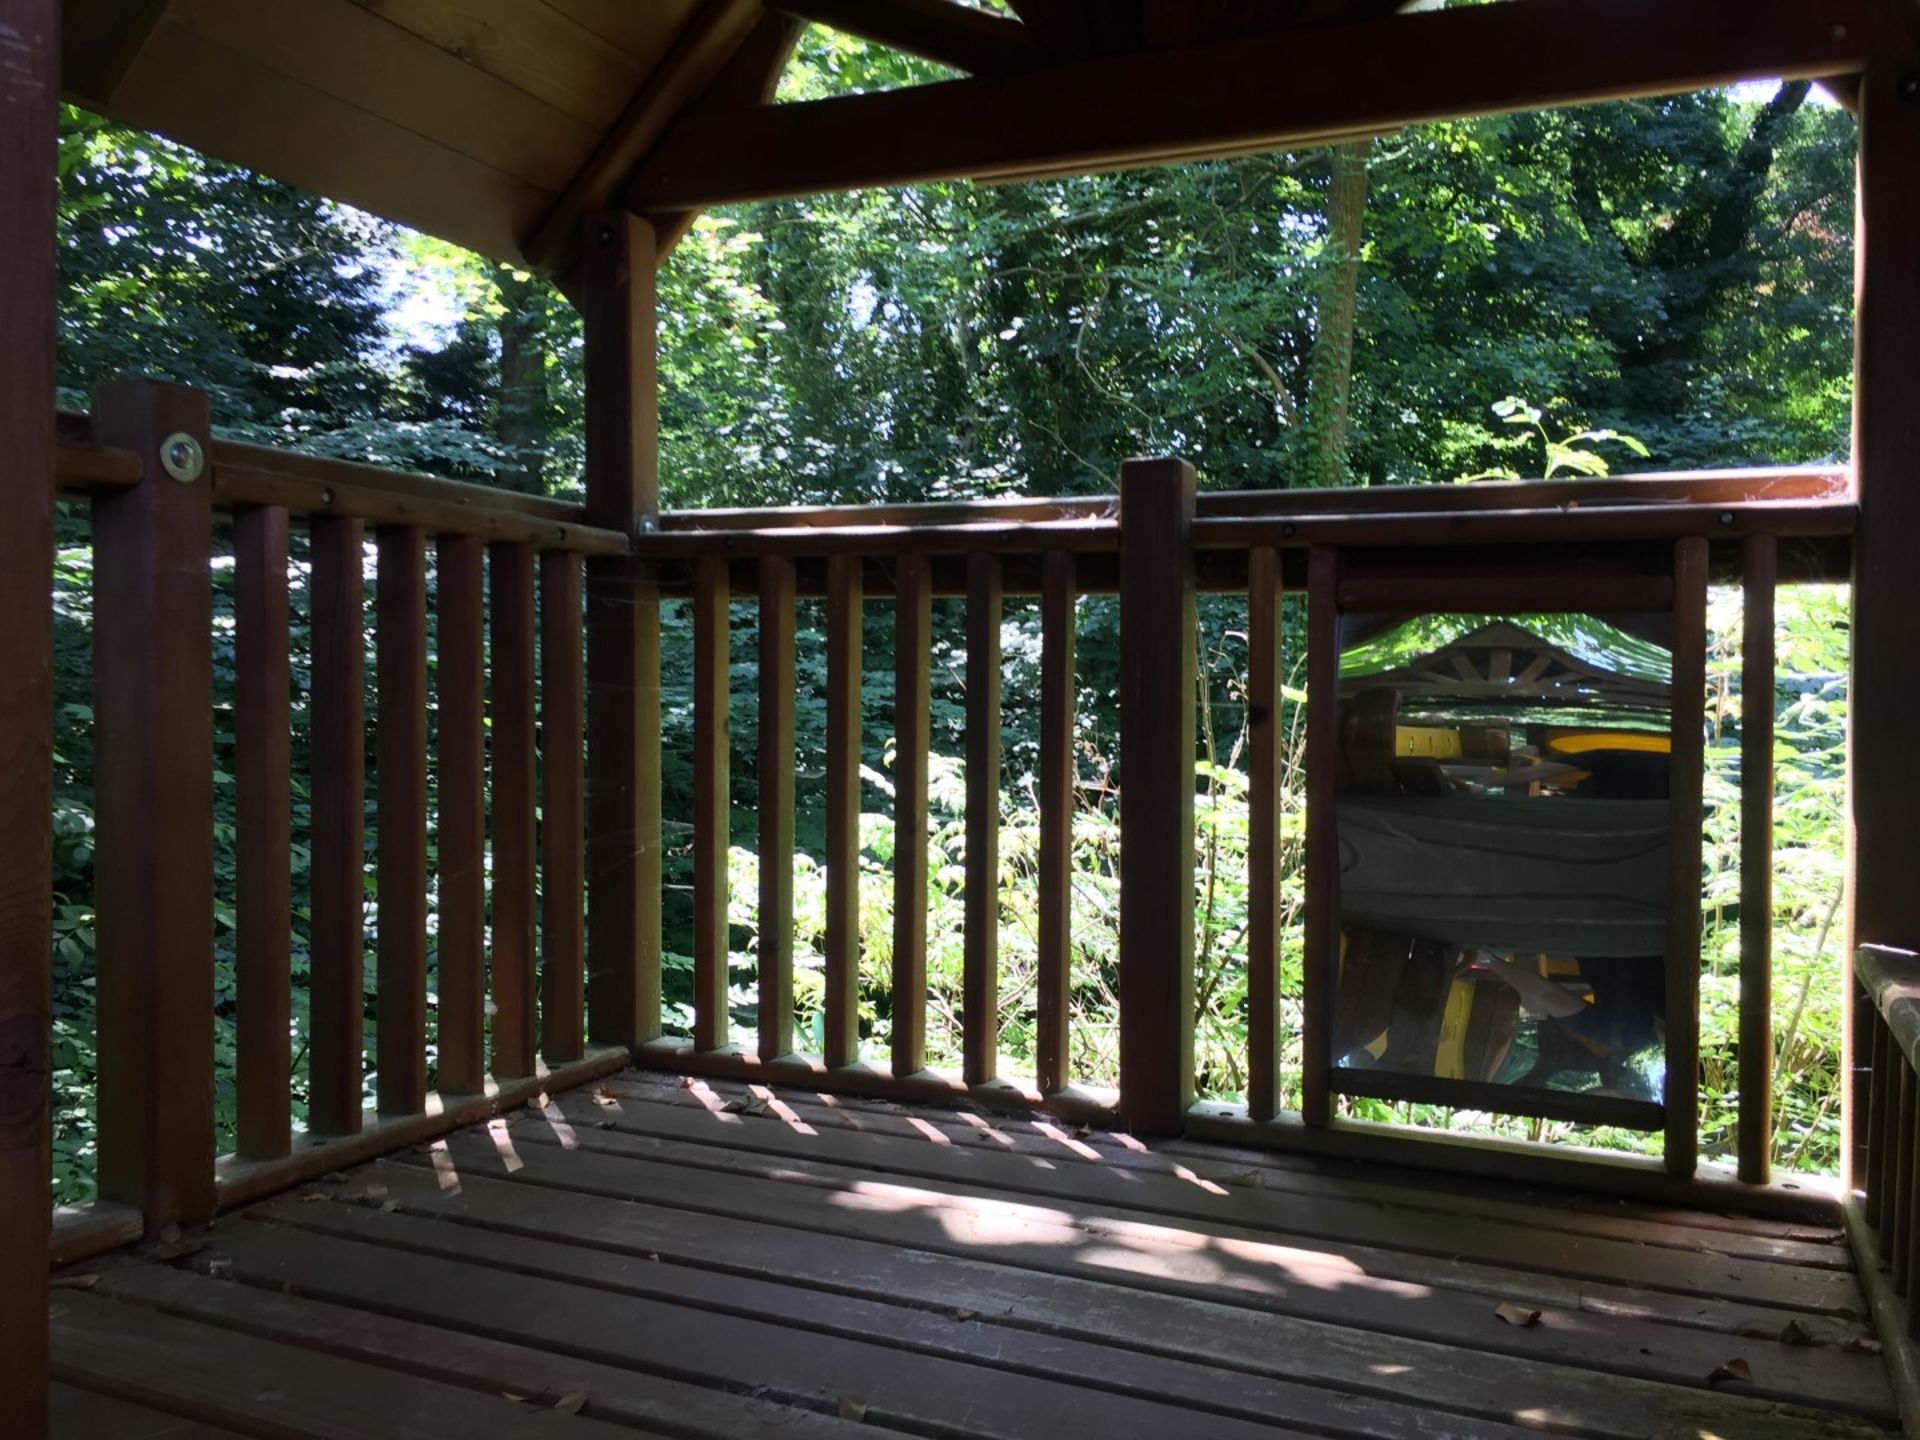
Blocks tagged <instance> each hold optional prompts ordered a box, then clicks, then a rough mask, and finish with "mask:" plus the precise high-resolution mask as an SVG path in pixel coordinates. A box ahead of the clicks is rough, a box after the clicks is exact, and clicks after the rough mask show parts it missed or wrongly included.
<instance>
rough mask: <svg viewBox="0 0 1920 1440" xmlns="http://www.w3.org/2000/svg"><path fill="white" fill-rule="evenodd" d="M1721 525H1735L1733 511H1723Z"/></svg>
mask: <svg viewBox="0 0 1920 1440" xmlns="http://www.w3.org/2000/svg"><path fill="white" fill-rule="evenodd" d="M1720 523H1721V524H1722V525H1731V524H1733V511H1731V510H1722V511H1721V512H1720Z"/></svg>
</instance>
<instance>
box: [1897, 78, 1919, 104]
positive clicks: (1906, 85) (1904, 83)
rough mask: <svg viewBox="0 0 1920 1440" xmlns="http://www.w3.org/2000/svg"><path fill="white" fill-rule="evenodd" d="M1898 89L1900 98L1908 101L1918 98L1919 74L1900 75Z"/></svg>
mask: <svg viewBox="0 0 1920 1440" xmlns="http://www.w3.org/2000/svg"><path fill="white" fill-rule="evenodd" d="M1899 91H1900V98H1901V99H1902V100H1905V101H1908V102H1912V101H1915V100H1920V75H1902V76H1901V77H1900V86H1899Z"/></svg>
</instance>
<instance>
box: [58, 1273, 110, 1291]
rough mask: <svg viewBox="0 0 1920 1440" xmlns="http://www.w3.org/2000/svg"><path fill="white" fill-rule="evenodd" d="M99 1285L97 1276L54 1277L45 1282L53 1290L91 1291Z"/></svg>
mask: <svg viewBox="0 0 1920 1440" xmlns="http://www.w3.org/2000/svg"><path fill="white" fill-rule="evenodd" d="M99 1283H100V1277H99V1276H98V1275H56V1276H54V1277H53V1278H52V1279H51V1280H49V1281H47V1284H48V1285H50V1286H51V1287H53V1288H54V1289H55V1290H91V1289H92V1288H93V1287H94V1286H96V1285H98V1284H99Z"/></svg>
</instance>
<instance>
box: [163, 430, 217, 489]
mask: <svg viewBox="0 0 1920 1440" xmlns="http://www.w3.org/2000/svg"><path fill="white" fill-rule="evenodd" d="M160 468H161V469H163V470H165V471H166V472H167V474H169V475H171V476H172V477H173V478H174V479H176V480H178V481H179V482H180V483H181V484H182V485H191V484H192V483H193V482H194V481H196V480H198V479H199V478H200V476H201V475H202V473H204V472H205V470H206V468H207V452H206V451H204V450H202V449H201V448H200V442H199V441H198V440H196V439H194V438H193V436H191V435H189V434H187V432H186V431H184V430H176V431H174V432H173V434H171V435H169V436H167V438H166V439H164V440H162V441H161V442H160Z"/></svg>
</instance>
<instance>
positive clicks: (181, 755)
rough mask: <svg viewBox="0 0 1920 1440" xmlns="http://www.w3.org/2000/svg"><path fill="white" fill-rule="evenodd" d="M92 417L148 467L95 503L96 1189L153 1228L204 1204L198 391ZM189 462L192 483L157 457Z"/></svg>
mask: <svg viewBox="0 0 1920 1440" xmlns="http://www.w3.org/2000/svg"><path fill="white" fill-rule="evenodd" d="M93 417H94V418H93V423H94V434H95V435H96V436H97V437H98V438H99V440H100V441H101V443H103V444H106V445H114V446H118V447H120V448H121V449H125V450H131V451H133V452H134V453H135V454H137V455H139V456H140V458H141V461H142V465H143V473H142V475H141V480H140V483H139V484H138V485H136V486H133V487H131V488H129V489H124V490H116V491H113V492H112V493H110V494H103V495H100V496H98V497H96V499H95V500H94V506H93V545H94V813H95V823H96V825H97V827H98V828H97V830H96V834H95V849H94V887H95V895H96V900H95V903H96V905H97V907H98V912H99V921H98V944H99V948H98V951H97V957H96V958H97V963H98V967H99V968H98V979H97V982H96V983H97V986H98V990H97V994H98V997H99V1007H100V1011H99V1058H100V1096H99V1105H100V1121H99V1124H100V1165H99V1176H100V1195H101V1198H103V1199H106V1200H118V1201H121V1202H122V1203H124V1204H128V1205H134V1206H137V1207H138V1208H139V1209H140V1210H141V1211H142V1212H143V1213H144V1214H145V1216H146V1221H147V1228H148V1231H149V1232H150V1233H151V1232H154V1231H158V1230H160V1229H161V1228H163V1227H165V1226H167V1225H196V1224H199V1223H201V1222H202V1221H205V1220H207V1219H210V1218H211V1217H212V1215H213V610H212V607H213V589H212V582H211V545H212V494H213V485H212V478H213V477H212V475H211V473H210V467H208V466H207V465H206V463H205V459H204V457H205V455H206V454H207V449H206V447H207V445H208V443H209V442H208V433H207V397H206V396H205V395H202V394H199V393H197V392H195V391H191V390H185V389H182V388H180V387H179V386H175V385H162V384H158V383H155V382H152V381H146V380H128V381H115V382H113V383H111V384H108V385H104V386H102V387H101V388H100V389H99V391H97V392H96V393H95V395H94V404H93ZM175 437H186V438H175ZM189 447H197V448H198V453H199V456H200V457H201V458H200V459H199V461H198V462H197V464H196V462H195V461H194V459H193V456H192V454H191V453H190V450H189ZM182 462H185V463H184V468H180V471H179V473H181V474H188V475H190V476H191V478H190V480H189V481H185V482H183V481H181V480H179V479H176V478H175V476H174V474H172V473H169V470H168V469H167V468H166V466H167V464H169V463H171V464H173V465H175V466H176V467H180V466H182Z"/></svg>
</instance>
